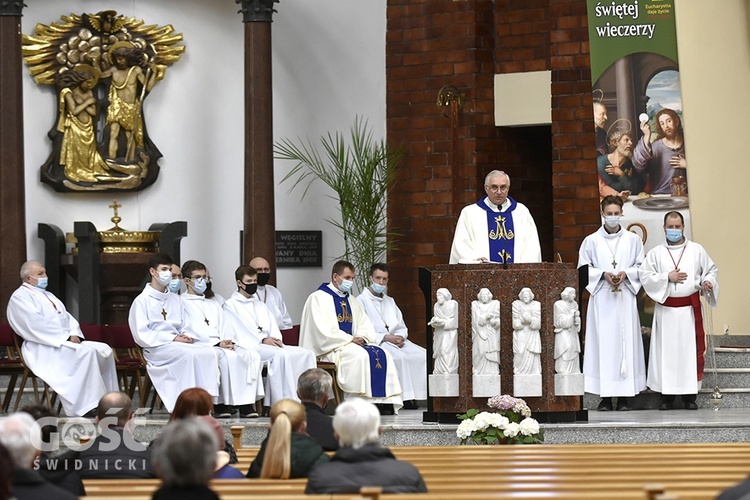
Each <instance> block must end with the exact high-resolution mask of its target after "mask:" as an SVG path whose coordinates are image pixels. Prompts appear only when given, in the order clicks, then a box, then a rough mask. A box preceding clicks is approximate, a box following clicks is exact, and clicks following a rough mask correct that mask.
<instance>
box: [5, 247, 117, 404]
mask: <svg viewBox="0 0 750 500" xmlns="http://www.w3.org/2000/svg"><path fill="white" fill-rule="evenodd" d="M46 288H47V271H46V269H44V266H42V265H41V264H40V263H39V262H37V261H35V260H30V261H28V262H25V263H24V264H23V266H21V286H20V287H18V289H16V291H15V292H13V295H11V297H10V300H9V301H8V308H7V311H6V314H7V317H8V323H10V326H11V328H13V331H15V332H16V333H17V334H18V335H20V336H21V337H22V338H23V340H24V342H23V345H22V346H21V350H22V352H23V357H24V360H25V361H26V364H27V365H28V366H29V368H30V369H31V371H33V372H34V374H35V375H36V376H37V377H39V378H41V379H42V380H44V381H45V382H46V383H47V385H49V386H50V387H51V388H52V389H53V390H54V391H55V392H56V393H57V395H58V396H60V402H61V403H62V406H63V410H64V411H65V414H66V415H68V416H70V417H77V416H82V415H85V416H91V417H93V416H94V414H95V412H94V410H95V409H96V405H97V404H98V402H99V398H101V397H102V396H104V395H105V394H106V393H108V392H111V391H116V390H118V389H119V385H118V383H117V373H116V371H115V359H114V355H113V354H112V349H111V348H110V347H109V346H108V345H106V344H103V343H101V342H92V341H85V342H83V341H84V340H85V339H84V337H83V333H82V332H81V328H80V326H79V325H78V321H76V319H75V318H74V317H73V316H72V315H71V314H70V313H69V312H68V311H67V310H66V309H65V304H63V303H62V301H61V300H60V299H58V298H57V297H55V295H54V294H53V293H52V292H48V291H47V290H45V289H46Z"/></svg>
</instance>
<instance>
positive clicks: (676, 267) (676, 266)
mask: <svg viewBox="0 0 750 500" xmlns="http://www.w3.org/2000/svg"><path fill="white" fill-rule="evenodd" d="M686 248H687V245H685V246H684V247H682V252H680V256H679V257H678V258H677V262H675V261H674V256H673V255H672V251H671V250H670V249H669V248H667V253H668V254H669V258H670V259H672V264H674V270H675V271H679V270H680V261H681V260H682V255H683V254H684V253H685V249H686ZM674 289H675V290H677V282H675V284H674Z"/></svg>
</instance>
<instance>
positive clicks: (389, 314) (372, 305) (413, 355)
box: [357, 288, 427, 401]
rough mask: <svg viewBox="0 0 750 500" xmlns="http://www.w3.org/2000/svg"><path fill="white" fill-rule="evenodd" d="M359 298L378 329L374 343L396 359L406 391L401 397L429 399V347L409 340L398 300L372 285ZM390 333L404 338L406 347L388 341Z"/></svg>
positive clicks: (403, 387)
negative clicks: (377, 292) (373, 288)
mask: <svg viewBox="0 0 750 500" xmlns="http://www.w3.org/2000/svg"><path fill="white" fill-rule="evenodd" d="M357 300H358V301H359V304H360V305H361V306H362V309H364V310H365V313H366V314H367V317H369V318H370V321H372V325H373V327H374V328H375V343H376V344H377V345H378V346H380V347H382V348H383V350H385V351H388V353H389V354H390V355H391V358H393V362H394V363H395V365H396V371H397V372H398V380H399V382H400V383H401V390H402V391H403V392H402V393H401V399H403V400H405V401H409V400H412V399H419V400H424V399H427V349H425V348H424V347H422V346H419V345H417V344H415V343H414V342H412V341H411V340H409V330H408V329H407V328H406V324H405V323H404V317H403V315H402V314H401V309H399V308H398V306H397V305H396V301H395V300H393V297H391V296H390V295H388V294H386V293H383V296H382V297H378V296H377V295H375V294H373V293H372V291H371V290H370V289H369V288H365V291H364V292H362V293H361V294H359V296H358V297H357ZM389 334H390V335H398V336H399V337H403V339H404V346H403V347H398V346H397V345H395V344H391V343H390V342H386V341H385V340H384V337H385V336H386V335H389Z"/></svg>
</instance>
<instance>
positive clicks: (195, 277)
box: [188, 276, 211, 283]
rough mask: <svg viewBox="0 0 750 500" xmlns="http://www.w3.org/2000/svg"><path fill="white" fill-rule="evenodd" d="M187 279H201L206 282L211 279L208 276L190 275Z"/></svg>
mask: <svg viewBox="0 0 750 500" xmlns="http://www.w3.org/2000/svg"><path fill="white" fill-rule="evenodd" d="M188 279H189V280H190V281H198V280H203V281H205V282H206V283H208V282H210V281H211V278H209V277H208V276H191V277H190V278H188Z"/></svg>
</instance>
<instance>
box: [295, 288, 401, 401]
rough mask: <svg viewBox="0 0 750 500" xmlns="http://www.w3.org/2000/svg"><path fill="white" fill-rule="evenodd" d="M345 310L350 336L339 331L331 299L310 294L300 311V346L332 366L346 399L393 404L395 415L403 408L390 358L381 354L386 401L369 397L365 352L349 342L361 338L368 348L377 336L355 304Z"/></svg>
mask: <svg viewBox="0 0 750 500" xmlns="http://www.w3.org/2000/svg"><path fill="white" fill-rule="evenodd" d="M327 286H328V288H329V289H330V290H331V291H333V292H334V293H336V294H337V295H339V296H340V297H342V298H343V297H345V294H343V293H341V292H340V291H338V289H336V288H335V287H334V286H332V285H330V284H328V285H327ZM349 307H350V309H351V311H350V313H351V318H352V334H351V335H350V334H348V333H346V332H344V331H343V330H341V329H340V327H339V322H338V319H337V317H336V306H335V304H334V302H333V297H332V296H331V295H330V294H328V293H326V292H324V291H322V290H316V291H315V292H313V293H312V294H310V296H309V297H307V301H306V302H305V307H304V309H303V310H302V320H301V322H300V337H299V341H300V345H301V346H303V347H307V348H308V349H310V350H311V351H313V352H314V353H315V355H316V356H317V357H318V359H320V360H322V361H329V362H332V363H335V364H336V378H337V380H338V384H339V387H341V390H342V391H344V392H345V393H346V394H347V396H350V395H351V396H359V397H364V398H368V400H369V401H370V402H372V403H386V404H393V406H394V409H395V410H396V411H398V410H399V409H400V408H401V407H402V406H403V399H402V398H401V384H400V383H399V380H398V372H397V369H396V366H395V364H394V363H393V358H392V356H391V355H390V353H389V352H388V351H387V350H383V352H384V353H385V356H386V375H385V394H386V397H384V398H375V397H372V384H371V380H372V377H371V374H370V370H371V364H370V356H369V354H368V352H367V350H365V349H363V348H362V347H361V346H358V345H357V344H355V343H353V342H352V339H353V338H354V337H362V338H363V339H365V341H366V342H367V343H368V344H374V343H375V342H376V341H377V335H376V334H375V330H374V329H373V326H372V322H371V321H370V319H369V318H368V317H367V314H365V312H364V310H363V309H362V306H360V305H359V302H358V301H357V300H355V299H351V300H349Z"/></svg>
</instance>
